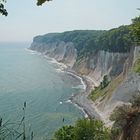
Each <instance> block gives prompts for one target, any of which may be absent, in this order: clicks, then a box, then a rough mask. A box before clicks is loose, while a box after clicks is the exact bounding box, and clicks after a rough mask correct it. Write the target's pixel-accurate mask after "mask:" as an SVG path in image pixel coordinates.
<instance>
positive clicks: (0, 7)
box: [0, 0, 8, 16]
mask: <svg viewBox="0 0 140 140" xmlns="http://www.w3.org/2000/svg"><path fill="white" fill-rule="evenodd" d="M5 2H6V1H5V0H0V14H2V15H5V16H7V15H8V12H7V10H6V9H5V8H4V4H3V3H5Z"/></svg>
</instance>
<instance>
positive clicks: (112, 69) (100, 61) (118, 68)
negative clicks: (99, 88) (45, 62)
mask: <svg viewBox="0 0 140 140" xmlns="http://www.w3.org/2000/svg"><path fill="white" fill-rule="evenodd" d="M30 49H32V50H35V51H38V52H41V53H43V54H45V55H47V56H49V57H52V58H55V59H56V60H57V61H58V62H62V63H64V64H65V65H67V66H68V67H69V68H72V69H73V70H75V71H76V72H78V73H79V74H83V75H87V76H89V77H90V78H91V79H93V80H94V81H96V85H99V83H100V82H101V80H102V78H103V76H104V75H106V74H108V75H109V76H110V77H114V76H117V75H119V74H120V73H121V72H122V71H123V66H124V63H125V61H126V59H127V57H128V55H129V53H113V52H107V51H103V50H98V51H96V52H94V53H93V54H92V55H90V56H89V57H86V58H85V57H83V58H82V59H81V60H80V61H78V62H77V50H76V48H75V46H74V44H73V43H72V42H64V41H60V42H54V43H48V44H45V43H38V42H33V43H32V45H31V47H30Z"/></svg>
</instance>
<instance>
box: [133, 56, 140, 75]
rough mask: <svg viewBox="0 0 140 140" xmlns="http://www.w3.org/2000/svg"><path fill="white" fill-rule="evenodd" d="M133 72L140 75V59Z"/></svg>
mask: <svg viewBox="0 0 140 140" xmlns="http://www.w3.org/2000/svg"><path fill="white" fill-rule="evenodd" d="M133 70H134V72H136V73H138V74H140V57H139V58H138V59H137V60H136V62H135V64H134V67H133Z"/></svg>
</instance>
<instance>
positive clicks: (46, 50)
mask: <svg viewBox="0 0 140 140" xmlns="http://www.w3.org/2000/svg"><path fill="white" fill-rule="evenodd" d="M129 32H130V29H129V26H121V27H119V28H116V29H112V30H109V31H88V30H85V31H82V30H76V31H69V32H64V33H50V34H46V35H43V36H37V37H35V38H34V39H33V43H32V44H31V47H30V49H32V50H35V51H38V52H41V53H42V54H44V55H47V56H49V57H52V58H55V59H56V60H57V61H58V62H62V63H64V64H65V65H67V67H68V68H69V69H72V70H74V71H75V72H77V73H78V74H80V75H84V76H85V77H86V78H87V79H88V80H90V81H91V82H92V83H93V84H94V86H99V84H100V82H101V81H102V79H103V77H104V75H108V78H109V79H110V81H111V83H110V84H109V86H110V87H109V86H108V87H107V88H108V89H107V90H106V94H105V96H103V97H102V98H100V99H99V100H97V101H96V102H95V104H93V105H92V102H91V100H88V99H87V97H88V95H89V92H91V87H90V90H88V92H87V94H86V95H85V96H81V97H80V101H79V103H80V105H81V106H83V104H84V102H86V103H85V104H87V105H86V106H84V108H86V110H88V111H89V112H91V110H92V109H93V107H91V108H90V107H89V105H92V106H95V105H96V107H97V108H98V111H99V112H100V113H101V114H102V115H103V116H104V117H105V118H108V117H109V114H110V113H111V112H112V110H113V109H114V108H115V107H116V106H117V105H118V104H120V103H122V102H128V100H129V99H130V98H131V96H132V95H133V94H134V92H136V91H137V89H138V85H137V84H134V85H133V84H132V83H133V82H134V83H138V82H139V79H137V77H138V76H137V75H135V74H128V73H129V69H130V68H131V66H132V65H133V59H135V58H136V52H137V51H138V50H136V49H135V47H133V46H132V41H131V37H130V35H129ZM138 54H139V53H137V55H138ZM127 74H128V76H127ZM126 76H127V77H126ZM123 79H125V80H124V82H123V83H122V84H120V83H119V82H122V81H123ZM114 82H115V83H116V85H114ZM130 85H131V86H132V87H133V88H132V92H129V91H130V90H124V88H127V87H130ZM128 89H129V88H128ZM134 89H136V91H134ZM121 93H122V94H121ZM76 98H79V97H76ZM77 100H78V99H77ZM81 101H83V104H82V103H81ZM97 116H98V115H97Z"/></svg>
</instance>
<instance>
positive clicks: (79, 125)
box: [52, 119, 110, 140]
mask: <svg viewBox="0 0 140 140" xmlns="http://www.w3.org/2000/svg"><path fill="white" fill-rule="evenodd" d="M109 139H110V135H109V131H108V129H107V128H105V127H104V124H103V123H102V122H101V121H98V120H90V119H80V120H78V121H77V122H76V124H75V125H74V126H64V127H62V128H60V129H59V130H58V131H56V132H55V134H54V138H53V139H52V140H109Z"/></svg>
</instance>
